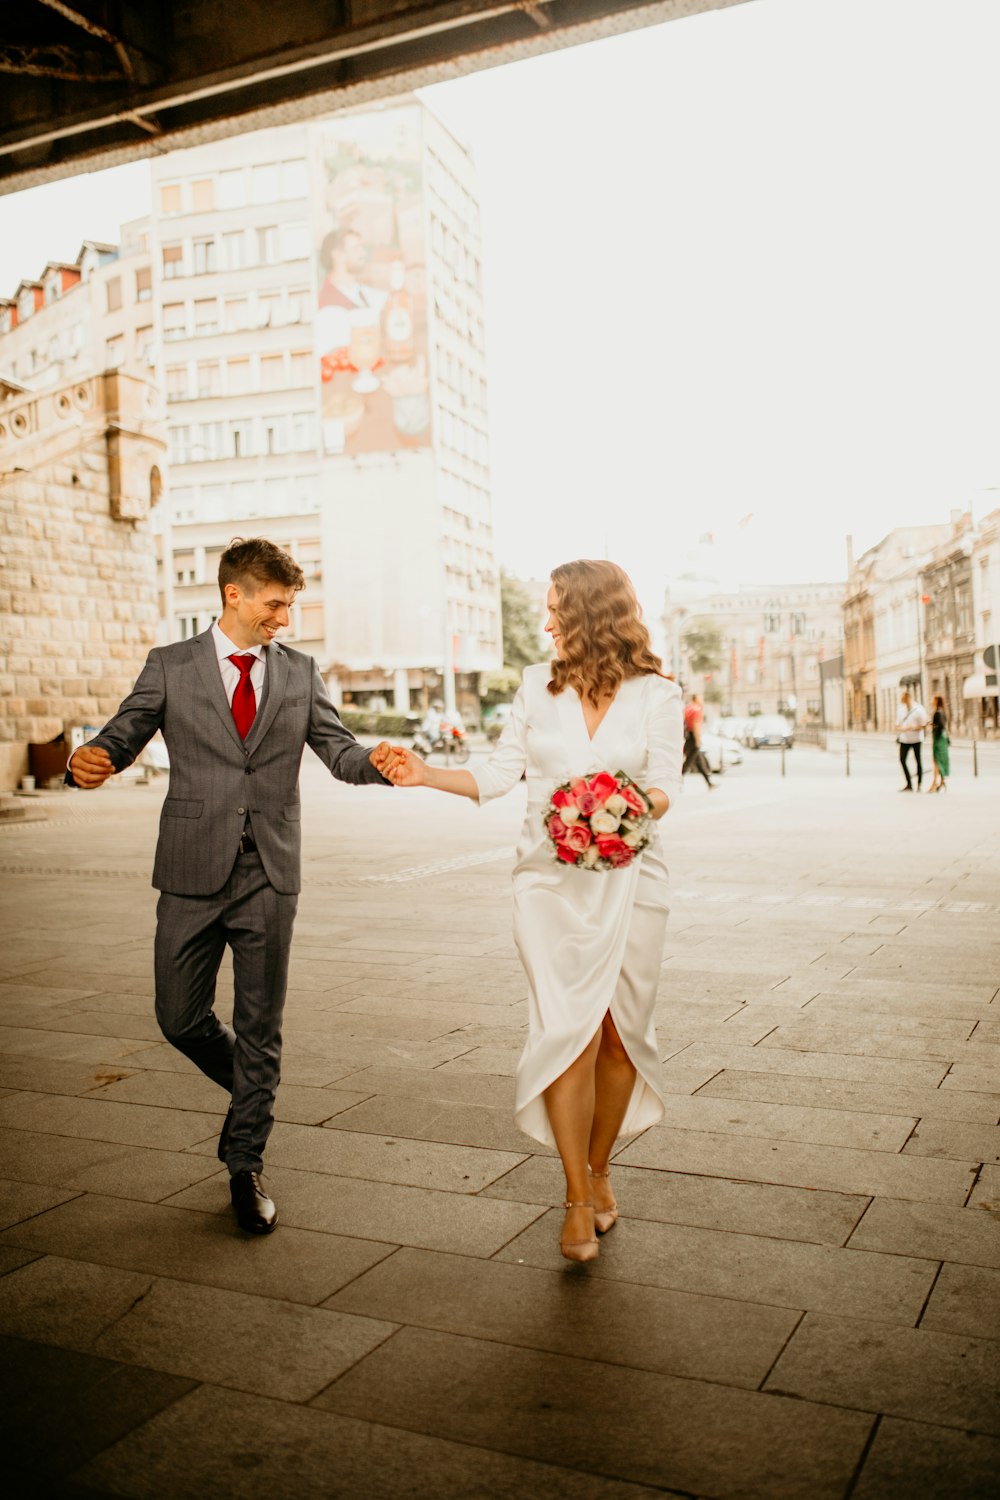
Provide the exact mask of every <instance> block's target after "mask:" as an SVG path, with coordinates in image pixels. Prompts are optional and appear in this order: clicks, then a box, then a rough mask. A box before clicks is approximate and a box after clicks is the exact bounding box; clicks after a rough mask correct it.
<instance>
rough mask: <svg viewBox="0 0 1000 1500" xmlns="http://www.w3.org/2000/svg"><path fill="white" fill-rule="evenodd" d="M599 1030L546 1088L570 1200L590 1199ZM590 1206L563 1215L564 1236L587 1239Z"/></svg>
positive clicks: (552, 1124) (589, 1229)
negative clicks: (591, 1136)
mask: <svg viewBox="0 0 1000 1500" xmlns="http://www.w3.org/2000/svg"><path fill="white" fill-rule="evenodd" d="M601 1035H602V1033H601V1032H600V1031H598V1032H596V1034H595V1035H594V1036H593V1037H592V1038H591V1040H590V1041H589V1042H588V1044H587V1046H586V1047H585V1048H584V1050H583V1051H582V1052H581V1053H580V1056H579V1057H578V1058H577V1059H576V1061H575V1062H572V1063H570V1065H569V1067H568V1068H567V1069H566V1071H565V1073H561V1074H560V1075H559V1077H558V1078H557V1079H556V1080H555V1081H554V1082H553V1083H550V1084H549V1086H548V1088H547V1089H546V1090H545V1095H544V1098H545V1108H546V1111H547V1112H548V1116H549V1124H550V1125H551V1126H552V1134H553V1135H554V1136H555V1138H556V1146H557V1147H558V1149H559V1156H560V1158H561V1160H562V1165H563V1171H564V1172H565V1174H566V1197H567V1199H569V1200H571V1201H572V1202H583V1201H585V1202H588V1203H589V1202H590V1200H591V1197H592V1192H591V1181H590V1164H589V1161H588V1158H587V1152H588V1148H589V1145H590V1133H591V1129H592V1127H593V1122H594V1073H595V1064H596V1061H597V1055H598V1049H599V1048H600V1045H601ZM593 1222H594V1221H593V1218H592V1216H591V1214H590V1211H589V1209H582V1208H571V1209H569V1210H568V1212H567V1214H566V1227H565V1232H564V1235H563V1238H564V1239H566V1240H584V1239H588V1238H589V1237H590V1236H591V1235H592V1234H593V1232H594V1230H593Z"/></svg>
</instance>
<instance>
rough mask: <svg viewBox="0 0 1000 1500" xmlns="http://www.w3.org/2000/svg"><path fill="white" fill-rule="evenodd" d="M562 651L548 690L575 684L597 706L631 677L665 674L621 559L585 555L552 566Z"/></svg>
mask: <svg viewBox="0 0 1000 1500" xmlns="http://www.w3.org/2000/svg"><path fill="white" fill-rule="evenodd" d="M551 578H552V582H553V584H554V585H555V589H556V595H557V599H558V603H557V606H556V613H557V615H558V618H559V634H560V637H561V639H562V645H561V648H560V649H561V653H562V654H561V656H560V657H559V658H558V660H556V661H554V662H553V663H552V676H551V678H550V679H549V682H548V689H549V692H550V693H552V694H554V695H555V694H559V693H561V692H562V690H563V688H564V687H566V686H567V684H568V685H569V686H570V687H574V688H576V690H577V692H578V693H579V694H580V697H581V698H583V697H587V698H589V699H590V701H591V703H593V705H594V707H595V708H597V707H598V706H599V705H600V702H601V699H602V698H609V697H613V696H614V694H615V693H617V691H618V689H619V688H620V687H621V685H622V683H623V682H624V681H625V679H626V678H627V677H647V676H650V675H654V674H655V675H656V676H657V677H663V676H664V671H663V663H662V661H661V660H660V658H659V657H658V656H655V655H654V654H653V649H652V646H651V644H650V639H649V631H648V630H647V629H646V627H645V625H644V624H643V623H642V609H641V608H640V605H639V601H638V599H637V598H636V596H635V589H634V588H633V587H632V581H631V579H630V578H629V576H628V574H627V573H626V572H625V570H624V569H623V568H620V567H619V566H618V564H617V563H613V562H603V561H592V560H590V559H588V558H581V559H580V560H579V561H578V562H568V563H562V564H561V565H560V566H559V567H558V568H553V570H552V573H551Z"/></svg>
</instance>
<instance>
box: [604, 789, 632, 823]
mask: <svg viewBox="0 0 1000 1500" xmlns="http://www.w3.org/2000/svg"><path fill="white" fill-rule="evenodd" d="M604 806H605V807H606V808H607V810H608V812H609V813H614V815H615V817H616V818H620V817H621V816H622V815H623V814H624V813H627V812H628V803H627V802H626V801H625V798H624V797H623V796H622V795H621V793H620V792H614V793H612V795H611V796H610V797H609V798H608V800H607V802H605V804H604Z"/></svg>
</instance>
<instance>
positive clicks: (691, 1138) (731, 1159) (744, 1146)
mask: <svg viewBox="0 0 1000 1500" xmlns="http://www.w3.org/2000/svg"><path fill="white" fill-rule="evenodd" d="M615 1161H618V1162H622V1163H623V1164H624V1165H625V1166H633V1167H655V1168H658V1169H659V1170H661V1171H675V1172H696V1173H701V1174H703V1175H704V1176H706V1177H730V1178H749V1179H750V1180H751V1181H753V1182H775V1183H785V1184H787V1185H788V1186H789V1187H806V1188H824V1189H827V1190H828V1191H832V1192H835V1193H864V1194H867V1195H869V1196H872V1197H874V1196H876V1195H882V1196H885V1197H890V1198H914V1199H918V1200H926V1201H929V1202H941V1203H959V1204H960V1203H964V1202H965V1199H966V1197H967V1196H968V1193H969V1190H970V1188H971V1187H972V1184H973V1182H974V1181H975V1176H976V1171H977V1166H976V1163H974V1162H972V1161H969V1160H966V1161H950V1160H949V1161H944V1160H934V1159H931V1158H921V1159H919V1160H918V1159H917V1158H914V1157H908V1156H902V1155H896V1156H893V1155H891V1154H890V1153H889V1152H886V1151H857V1150H852V1149H849V1148H847V1147H843V1146H807V1145H800V1144H798V1143H795V1142H790V1141H777V1142H773V1143H769V1142H767V1141H765V1140H753V1139H750V1138H741V1137H739V1136H728V1135H719V1134H715V1135H713V1134H710V1133H708V1132H698V1133H696V1132H694V1131H690V1130H688V1131H684V1130H671V1129H669V1128H667V1127H662V1126H661V1127H660V1129H658V1130H657V1131H655V1132H652V1131H651V1132H649V1133H648V1134H646V1135H644V1136H641V1137H640V1138H639V1140H637V1141H636V1142H634V1144H632V1145H630V1146H626V1147H625V1149H624V1150H623V1151H620V1152H619V1153H618V1155H617V1156H616V1157H615Z"/></svg>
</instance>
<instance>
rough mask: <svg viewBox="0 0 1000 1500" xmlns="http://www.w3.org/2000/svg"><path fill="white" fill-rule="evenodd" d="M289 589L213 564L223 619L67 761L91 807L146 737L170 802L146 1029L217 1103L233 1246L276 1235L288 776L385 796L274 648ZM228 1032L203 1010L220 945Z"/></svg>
mask: <svg viewBox="0 0 1000 1500" xmlns="http://www.w3.org/2000/svg"><path fill="white" fill-rule="evenodd" d="M304 583H305V578H304V575H303V572H302V569H301V568H300V567H299V565H298V563H296V561H295V560H294V558H292V557H290V556H289V555H288V553H287V552H283V551H282V550H281V549H280V548H279V547H276V546H275V545H274V543H273V542H268V541H265V540H264V539H263V538H260V537H254V538H251V539H250V540H249V541H242V540H239V539H237V540H236V541H234V542H233V543H232V545H231V546H230V547H229V548H228V549H227V551H225V552H224V553H223V554H222V559H221V561H220V563H219V589H220V591H221V594H222V613H221V614H220V616H219V618H218V620H217V621H216V623H215V624H214V625H213V626H212V627H211V629H210V630H206V631H204V632H203V634H201V635H198V636H195V637H194V638H193V639H191V640H188V641H178V642H176V643H175V644H174V645H171V646H162V647H157V648H156V649H155V650H153V651H151V652H150V654H149V658H148V660H147V662H146V665H145V666H144V667H143V669H142V672H141V674H140V676H139V679H138V681H137V682H136V684H135V687H134V688H133V689H132V691H131V693H130V694H129V696H128V697H127V698H126V699H125V701H124V703H123V704H122V705H121V707H120V708H119V709H118V712H117V713H116V714H115V715H114V717H113V718H112V719H111V720H110V721H109V722H108V723H107V724H105V726H104V728H103V729H102V730H101V732H100V734H98V735H97V736H96V738H94V739H93V740H91V741H90V742H89V743H88V744H86V745H84V746H82V747H81V748H80V749H79V750H77V751H76V752H75V753H74V754H73V756H72V758H71V760H70V763H69V770H68V772H67V781H68V782H69V783H70V785H72V786H78V787H82V788H85V789H87V790H90V789H92V788H94V787H98V786H101V785H103V783H104V782H105V781H107V779H108V777H109V776H113V775H114V774H115V773H116V772H117V771H122V770H124V769H125V767H126V766H129V765H131V764H132V762H133V761H134V760H135V758H136V756H137V755H138V754H139V752H140V751H141V750H142V748H143V746H144V745H145V744H146V743H147V741H148V740H149V739H151V737H152V736H153V735H154V734H155V733H156V731H157V730H158V729H162V731H163V738H164V740H165V741H166V744H167V748H168V750H169V752H170V791H169V795H168V796H167V798H166V800H165V801H164V804H163V810H162V812H161V815H160V834H159V839H158V842H157V845H156V860H155V863H154V866H153V885H154V886H156V888H157V889H158V890H159V891H160V899H159V902H158V904H157V908H156V945H155V973H156V1018H157V1021H158V1022H159V1024H160V1028H161V1030H162V1031H163V1034H164V1036H165V1037H166V1039H167V1041H168V1042H172V1043H173V1045H174V1046H175V1047H177V1048H178V1049H179V1050H180V1051H181V1052H183V1053H184V1054H185V1056H187V1057H189V1058H190V1059H191V1061H192V1062H193V1063H195V1064H196V1065H197V1066H198V1067H199V1068H200V1069H201V1070H202V1072H203V1073H206V1074H207V1075H208V1077H209V1078H211V1079H213V1080H214V1081H215V1082H216V1083H218V1084H220V1085H221V1087H222V1088H224V1089H225V1090H226V1092H227V1093H228V1094H229V1095H230V1096H231V1101H232V1102H231V1103H230V1105H229V1112H228V1114H227V1115H226V1120H225V1124H224V1125H223V1127H222V1134H221V1136H220V1137H219V1158H220V1160H222V1161H224V1162H225V1163H226V1165H227V1166H228V1168H229V1173H230V1192H231V1195H232V1200H233V1207H234V1208H235V1210H236V1217H237V1220H238V1222H239V1225H240V1227H241V1228H242V1229H245V1230H248V1231H250V1232H251V1233H254V1234H269V1233H270V1232H271V1230H272V1229H274V1227H275V1226H276V1224H277V1222H278V1214H277V1210H276V1208H275V1206H274V1203H273V1202H272V1201H271V1199H270V1198H269V1197H268V1196H267V1194H266V1193H265V1192H264V1190H263V1188H262V1187H261V1182H260V1177H259V1173H260V1171H261V1168H262V1155H263V1151H264V1146H265V1143H266V1141H267V1138H268V1136H269V1135H270V1133H271V1126H272V1124H273V1123H274V1096H275V1091H276V1090H277V1087H278V1079H279V1075H280V1065H281V1016H282V1010H283V1008H284V1003H285V989H286V985H287V980H288V954H289V948H290V945H291V939H292V925H293V923H294V921H295V909H296V906H297V904H298V892H299V890H300V888H301V883H302V881H301V851H300V831H301V826H302V825H301V822H300V817H301V810H300V806H299V786H298V781H299V764H300V761H301V759H302V751H303V748H304V746H306V745H309V746H310V747H311V748H312V749H313V750H314V751H315V752H316V754H317V755H318V756H319V758H320V760H321V761H322V762H323V763H324V765H325V766H326V767H327V769H328V770H329V771H330V772H332V774H333V775H334V776H337V777H339V779H340V780H341V781H349V782H353V783H355V784H361V783H371V784H375V785H381V786H388V785H390V783H389V782H387V781H386V780H385V778H384V777H383V776H381V775H380V774H379V772H378V770H376V764H380V763H383V762H385V760H386V756H387V751H388V746H385V745H379V746H378V747H377V749H375V750H373V751H371V753H369V752H368V751H367V750H365V749H364V748H363V747H362V746H361V745H359V744H358V743H357V741H356V740H355V739H354V737H353V735H352V734H351V733H350V731H349V730H347V729H345V728H344V726H343V724H342V723H341V721H340V719H339V717H338V715H337V711H336V709H335V708H334V706H333V704H332V703H331V701H330V698H329V696H328V694H327V691H326V688H325V687H324V685H323V680H322V678H321V677H320V675H319V671H318V669H317V667H316V663H315V661H314V660H313V659H312V657H310V656H305V655H303V653H302V652H300V651H292V650H290V649H289V648H287V647H283V646H280V645H278V643H277V641H276V640H275V636H276V634H277V632H278V630H280V629H281V628H282V627H283V626H287V624H288V611H289V607H290V606H291V604H292V603H293V602H294V599H295V596H296V594H297V593H298V591H299V590H300V589H301V588H302V587H303V585H304ZM227 944H228V945H229V947H230V948H231V949H232V952H233V977H234V981H235V1001H234V1007H233V1025H232V1027H230V1026H227V1025H226V1024H225V1023H224V1022H222V1021H220V1020H219V1019H218V1018H217V1017H216V1015H215V1012H214V1011H213V1009H212V1004H213V1001H214V999H215V981H216V976H217V975H218V972H219V965H220V963H221V961H222V955H223V952H224V950H225V947H226V945H227Z"/></svg>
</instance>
